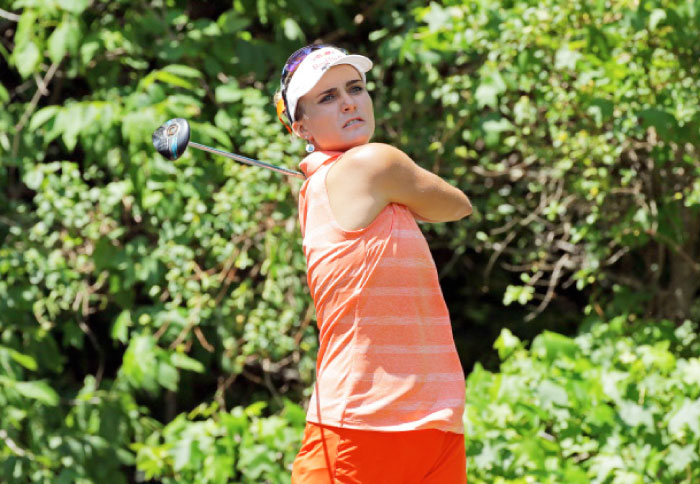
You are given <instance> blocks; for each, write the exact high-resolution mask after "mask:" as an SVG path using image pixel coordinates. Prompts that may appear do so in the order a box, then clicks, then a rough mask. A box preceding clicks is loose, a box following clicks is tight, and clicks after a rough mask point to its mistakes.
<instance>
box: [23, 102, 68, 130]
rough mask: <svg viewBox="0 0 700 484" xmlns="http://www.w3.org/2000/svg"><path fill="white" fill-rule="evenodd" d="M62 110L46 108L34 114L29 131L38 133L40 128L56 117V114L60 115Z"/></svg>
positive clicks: (55, 107)
mask: <svg viewBox="0 0 700 484" xmlns="http://www.w3.org/2000/svg"><path fill="white" fill-rule="evenodd" d="M60 110H61V108H60V106H46V107H45V108H41V109H40V110H38V111H37V112H36V113H34V115H33V116H32V120H31V121H30V122H29V131H36V130H37V129H39V127H40V126H42V125H43V124H44V123H46V122H47V121H48V120H49V119H51V118H53V117H54V116H56V113H58V112H59V111H60Z"/></svg>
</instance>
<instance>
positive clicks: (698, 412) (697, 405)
mask: <svg viewBox="0 0 700 484" xmlns="http://www.w3.org/2000/svg"><path fill="white" fill-rule="evenodd" d="M686 426H687V427H688V428H689V429H690V430H691V431H692V432H693V433H694V434H695V436H696V438H698V439H700V400H695V401H693V400H690V399H688V398H686V399H685V401H684V402H683V405H682V406H681V408H679V409H678V410H677V411H676V412H675V413H674V414H673V416H672V417H671V419H670V420H669V422H668V431H669V432H671V435H676V434H678V433H679V432H680V431H682V430H683V429H684V428H685V427H686Z"/></svg>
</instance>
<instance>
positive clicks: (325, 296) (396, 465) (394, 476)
mask: <svg viewBox="0 0 700 484" xmlns="http://www.w3.org/2000/svg"><path fill="white" fill-rule="evenodd" d="M371 67H372V62H371V61H370V60H369V59H368V58H366V57H363V56H359V55H348V54H346V53H345V52H344V51H342V50H340V49H338V48H336V47H332V46H318V45H312V46H307V47H304V48H303V49H300V50H298V51H296V52H295V53H294V54H292V56H291V57H290V58H289V59H288V61H287V63H286V64H285V66H284V69H283V71H282V82H281V89H280V92H279V93H278V96H277V97H278V102H277V111H278V114H279V115H280V119H282V115H284V116H285V117H286V118H287V120H288V121H289V123H288V124H289V125H291V130H292V131H293V132H294V134H296V135H297V136H299V137H301V138H303V139H305V140H306V141H307V151H308V152H309V153H310V154H309V155H308V156H307V157H306V158H305V159H304V160H303V161H302V162H301V165H300V167H301V169H302V170H303V172H304V174H305V175H306V177H307V179H306V181H305V182H304V184H303V186H302V188H301V192H300V197H299V216H300V220H301V230H302V235H303V247H304V253H305V255H306V260H307V268H308V284H309V288H310V291H311V296H312V297H313V300H314V304H315V307H316V314H317V318H318V327H319V340H320V341H319V343H320V344H319V352H318V359H317V364H316V383H315V387H314V392H313V395H312V397H311V401H310V403H309V409H308V413H307V425H306V428H305V431H304V438H303V442H302V447H301V450H300V452H299V454H298V456H297V457H296V459H295V461H294V466H293V471H292V483H294V484H317V483H362V484H374V483H376V484H392V483H397V484H398V483H401V484H405V483H435V484H452V483H454V484H464V483H465V482H466V462H465V460H466V456H465V448H464V427H463V424H462V413H463V409H464V398H465V394H464V390H465V388H464V373H463V371H462V367H461V364H460V361H459V358H458V356H457V352H456V349H455V345H454V341H453V338H452V328H451V325H450V319H449V314H448V312H447V307H446V306H445V301H444V299H443V296H442V291H441V290H440V286H439V282H438V276H437V271H436V268H435V263H434V261H433V259H432V256H431V254H430V251H429V249H428V245H427V243H426V240H425V238H424V237H423V234H422V233H421V231H420V229H419V228H418V225H417V224H416V219H418V220H423V221H431V222H447V221H453V220H459V219H461V218H463V217H465V216H467V215H469V214H470V213H471V210H472V208H471V204H470V203H469V199H468V198H467V196H466V195H465V194H464V193H462V192H461V191H460V190H458V189H456V188H454V187H453V186H451V185H450V184H449V183H447V182H445V181H444V180H442V179H440V178H439V177H437V176H436V175H434V174H432V173H430V172H428V171H426V170H424V169H422V168H420V167H419V166H418V165H417V164H416V163H414V162H413V161H412V160H411V158H409V157H408V156H407V155H406V154H404V153H403V152H402V151H400V150H399V149H397V148H394V147H392V146H389V145H386V144H381V143H370V142H369V141H370V139H371V138H372V134H373V133H374V113H373V108H372V100H371V99H370V97H369V94H368V93H367V88H366V87H365V73H366V72H367V71H369V70H370V69H371ZM283 122H284V120H283ZM285 124H287V123H285ZM288 127H289V126H288Z"/></svg>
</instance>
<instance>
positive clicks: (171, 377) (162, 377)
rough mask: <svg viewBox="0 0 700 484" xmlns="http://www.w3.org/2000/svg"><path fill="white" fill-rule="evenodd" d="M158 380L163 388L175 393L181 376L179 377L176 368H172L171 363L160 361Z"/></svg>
mask: <svg viewBox="0 0 700 484" xmlns="http://www.w3.org/2000/svg"><path fill="white" fill-rule="evenodd" d="M157 379H158V383H160V384H161V385H162V386H164V387H165V388H167V389H168V390H171V391H175V390H177V383H178V381H179V379H180V376H179V375H178V373H177V370H176V369H175V367H174V366H172V365H171V364H170V363H166V362H164V361H160V363H159V364H158V376H157Z"/></svg>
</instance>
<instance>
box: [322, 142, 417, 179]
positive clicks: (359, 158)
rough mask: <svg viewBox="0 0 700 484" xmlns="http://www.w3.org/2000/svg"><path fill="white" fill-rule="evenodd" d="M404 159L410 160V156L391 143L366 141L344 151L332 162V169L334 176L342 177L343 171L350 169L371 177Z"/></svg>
mask: <svg viewBox="0 0 700 484" xmlns="http://www.w3.org/2000/svg"><path fill="white" fill-rule="evenodd" d="M404 160H410V158H408V156H406V154H405V153H404V152H403V151H401V150H399V149H398V148H396V147H394V146H392V145H389V144H386V143H366V144H363V145H360V146H356V147H354V148H351V149H349V150H348V151H346V152H345V153H344V154H343V155H342V156H341V157H340V158H338V161H337V162H336V163H334V166H333V171H335V173H336V176H340V177H342V176H343V174H344V172H347V171H352V172H353V173H357V171H358V170H360V171H361V172H362V173H364V174H366V175H367V176H370V177H371V176H373V175H379V174H382V173H384V172H387V171H388V170H390V169H391V168H392V166H394V165H396V164H397V163H401V162H403V161H404Z"/></svg>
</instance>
